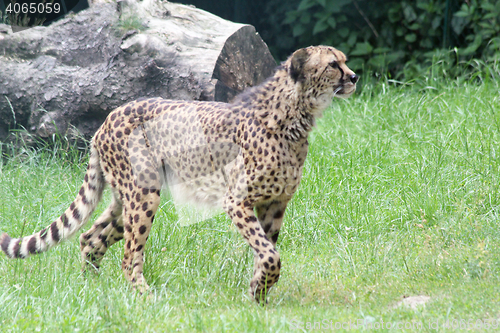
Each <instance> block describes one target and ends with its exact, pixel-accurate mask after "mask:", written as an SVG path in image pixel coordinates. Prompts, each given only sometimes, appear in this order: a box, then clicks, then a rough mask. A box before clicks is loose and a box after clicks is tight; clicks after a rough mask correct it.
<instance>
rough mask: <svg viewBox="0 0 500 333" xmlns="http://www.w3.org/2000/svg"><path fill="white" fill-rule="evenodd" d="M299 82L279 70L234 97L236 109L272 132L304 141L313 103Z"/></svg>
mask: <svg viewBox="0 0 500 333" xmlns="http://www.w3.org/2000/svg"><path fill="white" fill-rule="evenodd" d="M306 97H307V94H305V92H303V91H302V86H301V84H300V83H295V82H294V80H293V79H292V78H291V77H290V76H289V75H288V73H287V71H286V70H285V69H278V70H277V72H276V73H275V75H274V76H272V77H271V78H269V79H268V80H267V81H265V82H264V83H263V84H261V85H259V86H256V87H254V88H251V89H249V90H248V91H246V92H244V93H243V94H242V95H240V96H239V97H237V99H236V100H235V102H234V105H235V106H239V107H242V108H243V109H246V110H252V111H253V112H254V115H255V117H256V118H257V119H259V120H260V121H261V122H262V123H263V125H264V126H266V127H267V128H268V129H269V130H271V131H273V132H282V133H283V134H284V135H285V137H286V139H287V140H289V141H295V142H298V141H302V140H303V139H307V137H308V135H309V132H310V131H311V130H312V129H313V127H314V125H315V117H316V115H320V114H321V111H322V110H319V112H318V110H317V108H315V107H314V106H315V105H316V103H315V101H313V100H309V99H308V98H306Z"/></svg>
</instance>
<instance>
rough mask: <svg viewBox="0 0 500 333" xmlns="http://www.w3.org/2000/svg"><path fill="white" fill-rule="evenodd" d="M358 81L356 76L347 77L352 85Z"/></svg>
mask: <svg viewBox="0 0 500 333" xmlns="http://www.w3.org/2000/svg"><path fill="white" fill-rule="evenodd" d="M358 79H359V76H357V75H356V74H352V75H351V76H349V80H351V82H352V83H356V82H358Z"/></svg>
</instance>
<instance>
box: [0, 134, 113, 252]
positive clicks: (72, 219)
mask: <svg viewBox="0 0 500 333" xmlns="http://www.w3.org/2000/svg"><path fill="white" fill-rule="evenodd" d="M91 147H92V148H91V151H90V160H89V164H88V166H87V172H86V173H85V180H84V182H83V185H82V187H81V188H80V191H79V192H78V195H77V197H76V199H75V200H74V201H73V202H72V203H71V205H70V206H69V208H68V209H66V211H65V212H64V213H63V214H62V215H61V216H60V217H59V218H58V219H56V220H55V221H54V222H52V223H51V224H50V225H49V226H48V227H46V228H44V229H42V230H40V231H39V232H37V233H35V234H32V235H30V236H25V237H22V238H10V237H9V235H7V234H6V233H4V234H2V235H1V236H0V247H1V248H2V251H3V252H4V253H5V254H6V255H7V256H8V257H10V258H26V257H27V256H29V255H31V254H37V253H41V252H45V251H48V250H49V249H51V248H52V247H54V246H55V245H57V244H59V243H60V242H61V241H63V240H65V239H68V238H70V237H71V236H73V234H74V233H75V232H76V231H78V230H79V229H80V228H81V227H82V226H83V225H84V224H85V223H86V222H87V220H88V219H89V217H90V215H91V214H92V212H93V211H94V209H95V208H96V207H97V204H98V203H99V200H100V199H101V195H102V191H103V189H104V176H103V174H102V170H101V166H100V160H99V154H98V152H97V149H96V148H95V147H94V143H93V142H92V146H91Z"/></svg>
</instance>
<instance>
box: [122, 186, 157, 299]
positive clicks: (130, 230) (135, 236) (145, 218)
mask: <svg viewBox="0 0 500 333" xmlns="http://www.w3.org/2000/svg"><path fill="white" fill-rule="evenodd" d="M159 205H160V191H159V190H147V189H143V190H142V191H141V193H140V194H138V193H136V195H132V196H131V198H130V199H128V200H125V201H124V212H123V221H124V227H125V228H124V229H125V230H124V235H123V238H124V240H125V248H124V253H123V261H122V270H123V274H124V275H125V278H126V279H127V280H128V281H130V283H131V284H132V287H133V289H134V290H137V291H138V292H139V293H141V294H143V293H145V292H146V291H147V290H148V289H149V286H148V284H147V282H146V279H145V278H144V275H143V266H144V247H145V245H146V241H147V240H148V237H149V232H150V231H151V226H152V224H153V220H154V217H155V214H156V211H157V209H158V206H159Z"/></svg>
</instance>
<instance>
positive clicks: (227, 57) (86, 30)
mask: <svg viewBox="0 0 500 333" xmlns="http://www.w3.org/2000/svg"><path fill="white" fill-rule="evenodd" d="M275 66H276V63H275V61H274V59H273V57H272V56H271V54H270V52H269V50H268V48H267V45H266V44H265V43H264V42H263V41H262V39H261V38H260V36H259V35H258V34H257V33H256V32H255V29H254V28H253V27H252V26H250V25H243V24H237V23H233V22H230V21H227V20H224V19H221V18H219V17H217V16H214V15H212V14H209V13H207V12H205V11H202V10H199V9H196V8H194V7H190V6H185V5H180V4H174V3H170V2H166V1H160V0H145V1H142V2H132V3H126V2H118V3H98V4H95V5H93V6H92V7H90V8H89V9H87V10H84V11H81V12H79V13H78V14H71V15H68V16H67V17H65V18H64V19H62V20H60V21H57V22H55V23H53V24H51V25H50V26H48V27H36V28H31V29H28V30H24V31H21V32H17V33H13V32H12V30H11V28H10V27H9V26H7V25H0V139H5V138H6V137H7V135H8V134H9V130H10V129H13V128H19V127H24V128H26V129H27V130H28V131H29V132H30V133H33V134H36V135H37V136H40V137H49V136H51V135H53V134H54V133H60V134H63V135H67V134H70V133H75V131H74V130H75V129H76V133H78V135H83V136H84V137H86V138H90V137H91V136H92V135H93V133H94V132H95V130H96V129H97V128H98V127H99V126H100V124H101V123H102V121H103V120H104V119H105V118H106V116H107V115H108V113H109V112H110V111H111V110H113V109H114V108H116V107H118V106H120V105H122V104H124V103H126V102H129V101H132V100H134V99H137V98H139V97H146V96H151V97H153V96H159V97H163V98H168V99H184V100H214V101H223V102H228V101H230V100H231V99H232V98H233V97H234V95H235V94H237V93H239V92H241V91H243V90H244V89H245V88H246V87H249V86H253V85H256V84H259V83H260V82H262V81H263V80H264V79H265V78H266V77H268V76H270V75H271V74H272V72H273V69H274V67H275Z"/></svg>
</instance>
